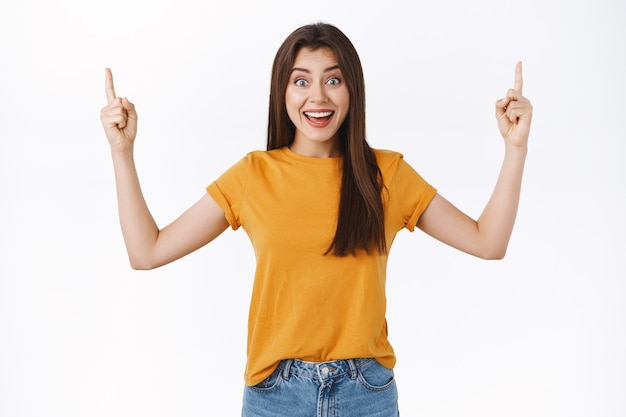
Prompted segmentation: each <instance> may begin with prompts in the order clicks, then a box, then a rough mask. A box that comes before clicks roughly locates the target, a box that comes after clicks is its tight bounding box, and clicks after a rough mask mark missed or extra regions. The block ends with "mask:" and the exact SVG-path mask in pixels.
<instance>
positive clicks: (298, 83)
mask: <svg viewBox="0 0 626 417" xmlns="http://www.w3.org/2000/svg"><path fill="white" fill-rule="evenodd" d="M295 84H296V85H297V86H298V87H305V86H306V84H307V82H306V80H303V79H299V80H296V82H295Z"/></svg>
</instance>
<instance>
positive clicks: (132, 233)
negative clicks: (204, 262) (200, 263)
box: [100, 68, 228, 269]
mask: <svg viewBox="0 0 626 417" xmlns="http://www.w3.org/2000/svg"><path fill="white" fill-rule="evenodd" d="M105 92H106V97H107V105H106V106H105V107H103V108H102V110H101V112H100V119H101V120H102V125H103V127H104V131H105V133H106V136H107V139H108V141H109V145H110V146H111V157H112V160H113V168H114V172H115V186H116V190H117V203H118V212H119V218H120V225H121V227H122V234H123V236H124V243H125V244H126V251H127V252H128V257H129V260H130V264H131V266H132V267H133V268H134V269H152V268H156V267H159V266H161V265H165V264H167V263H169V262H172V261H174V260H176V259H178V258H181V257H183V256H185V255H187V254H189V253H191V252H193V251H194V250H196V249H198V248H200V247H202V246H204V245H206V244H207V243H209V242H210V241H211V240H213V239H215V238H216V237H217V236H218V235H220V234H221V233H222V232H223V231H224V230H225V229H226V228H227V227H228V222H227V221H226V218H225V216H224V212H223V211H222V209H221V208H220V207H219V205H218V204H217V203H216V202H215V201H214V200H213V199H212V198H211V197H210V196H209V195H208V194H205V195H204V196H203V197H202V198H201V199H200V200H199V201H198V202H196V203H195V204H194V205H193V206H191V207H190V208H189V209H188V210H187V211H185V212H184V213H183V214H182V215H181V216H180V217H178V218H177V219H176V220H174V221H173V222H172V223H171V224H170V225H168V226H167V227H165V228H163V229H162V230H159V228H158V226H157V224H156V222H155V221H154V218H153V217H152V214H151V213H150V210H149V209H148V206H147V204H146V201H145V199H144V196H143V193H142V191H141V186H140V184H139V178H138V176H137V169H136V167H135V161H134V157H133V147H134V142H135V137H136V135H137V112H136V111H135V106H134V105H133V104H132V103H131V102H130V101H128V99H127V98H119V97H117V96H116V95H115V88H114V86H113V75H112V74H111V70H109V69H108V68H107V69H106V74H105Z"/></svg>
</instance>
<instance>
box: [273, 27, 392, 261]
mask: <svg viewBox="0 0 626 417" xmlns="http://www.w3.org/2000/svg"><path fill="white" fill-rule="evenodd" d="M304 47H307V48H311V49H313V50H316V49H318V48H323V47H327V48H330V49H331V50H332V51H333V52H334V53H335V56H336V58H337V63H338V64H339V68H340V69H341V73H342V75H343V78H344V82H345V83H346V86H347V87H348V92H349V94H350V109H349V111H348V115H347V117H346V120H345V121H344V122H343V124H342V126H341V128H340V129H339V146H340V150H341V152H342V156H343V173H342V181H341V197H340V201H339V216H338V219H337V229H336V231H335V237H334V239H333V241H332V242H331V244H330V246H329V248H328V250H327V251H326V254H329V253H331V252H332V253H333V254H334V255H336V256H346V255H349V254H352V255H355V254H356V252H357V250H358V249H363V250H365V251H366V252H367V253H370V252H371V250H376V251H378V252H379V253H382V254H384V253H387V245H386V241H385V228H384V211H383V202H382V195H381V192H382V188H383V185H382V175H381V172H380V169H379V168H378V164H377V163H376V156H375V155H374V152H373V151H372V149H371V148H370V146H369V145H368V143H367V141H366V139H365V81H364V78H363V68H362V67H361V60H360V59H359V56H358V54H357V52H356V49H355V48H354V46H353V45H352V42H350V40H349V39H348V38H347V37H346V35H344V34H343V32H341V31H340V30H339V29H337V28H336V27H335V26H332V25H329V24H326V23H315V24H312V25H307V26H303V27H301V28H299V29H296V30H295V31H294V32H293V33H291V35H289V36H288V37H287V39H285V41H284V42H283V44H282V45H281V46H280V48H279V49H278V52H277V53H276V57H275V58H274V64H273V66H272V80H271V86H270V106H269V123H268V129H267V150H271V149H277V148H282V147H284V146H288V145H290V144H291V143H292V142H293V140H294V137H295V132H296V128H295V126H294V124H293V123H292V122H291V120H290V119H289V116H288V114H287V108H286V105H285V92H286V90H287V83H288V82H289V76H290V73H291V69H292V66H293V63H294V61H295V59H296V55H297V54H298V52H299V51H300V50H301V49H302V48H304Z"/></svg>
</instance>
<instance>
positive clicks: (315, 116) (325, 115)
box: [304, 111, 333, 119]
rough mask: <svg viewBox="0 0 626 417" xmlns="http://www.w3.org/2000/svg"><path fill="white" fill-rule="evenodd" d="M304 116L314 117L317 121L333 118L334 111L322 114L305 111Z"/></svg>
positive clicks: (321, 112) (322, 112)
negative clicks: (323, 118)
mask: <svg viewBox="0 0 626 417" xmlns="http://www.w3.org/2000/svg"><path fill="white" fill-rule="evenodd" d="M304 114H305V115H306V116H307V117H314V118H316V119H320V118H322V117H328V116H331V115H332V114H333V112H332V111H320V112H310V111H305V112H304Z"/></svg>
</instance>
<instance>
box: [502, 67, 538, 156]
mask: <svg viewBox="0 0 626 417" xmlns="http://www.w3.org/2000/svg"><path fill="white" fill-rule="evenodd" d="M523 84H524V81H523V79H522V63H521V62H518V63H517V65H516V66H515V81H514V82H513V88H511V89H509V91H507V93H506V97H504V98H502V99H500V100H498V101H497V102H496V119H497V121H498V128H499V129H500V133H501V134H502V137H503V138H504V141H505V143H506V144H507V145H511V146H514V147H520V148H526V147H527V146H528V134H529V133H530V122H531V120H532V118H533V106H532V104H530V101H529V100H528V99H527V98H526V97H524V96H523V95H522V87H523Z"/></svg>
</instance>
